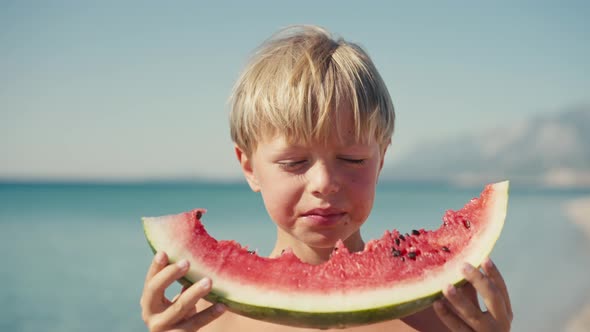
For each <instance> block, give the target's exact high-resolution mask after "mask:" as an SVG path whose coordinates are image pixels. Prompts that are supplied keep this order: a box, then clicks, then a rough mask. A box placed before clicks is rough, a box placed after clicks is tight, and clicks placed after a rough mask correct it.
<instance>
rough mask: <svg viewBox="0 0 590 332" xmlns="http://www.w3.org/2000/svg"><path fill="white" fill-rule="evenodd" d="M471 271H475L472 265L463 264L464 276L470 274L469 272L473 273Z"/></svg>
mask: <svg viewBox="0 0 590 332" xmlns="http://www.w3.org/2000/svg"><path fill="white" fill-rule="evenodd" d="M473 270H475V268H474V267H473V265H471V264H469V263H465V264H463V272H464V273H465V274H471V272H473Z"/></svg>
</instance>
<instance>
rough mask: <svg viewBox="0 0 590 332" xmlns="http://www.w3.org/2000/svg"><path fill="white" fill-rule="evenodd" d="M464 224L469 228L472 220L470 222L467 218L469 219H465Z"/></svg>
mask: <svg viewBox="0 0 590 332" xmlns="http://www.w3.org/2000/svg"><path fill="white" fill-rule="evenodd" d="M463 224H464V225H465V227H467V228H470V227H471V222H470V221H469V220H467V219H465V220H464V221H463Z"/></svg>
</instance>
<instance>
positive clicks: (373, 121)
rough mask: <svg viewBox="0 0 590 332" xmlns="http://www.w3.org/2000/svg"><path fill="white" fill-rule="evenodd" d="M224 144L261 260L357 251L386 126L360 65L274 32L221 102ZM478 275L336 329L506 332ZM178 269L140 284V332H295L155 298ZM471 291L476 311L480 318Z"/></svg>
mask: <svg viewBox="0 0 590 332" xmlns="http://www.w3.org/2000/svg"><path fill="white" fill-rule="evenodd" d="M232 100H233V105H232V111H231V115H230V125H231V135H232V139H233V140H234V142H235V152H236V156H237V159H238V161H239V162H240V165H241V168H242V171H243V173H244V175H245V177H246V180H247V182H248V184H249V185H250V187H251V189H252V190H253V191H255V192H260V193H261V195H262V198H263V201H264V204H265V207H266V209H267V212H268V213H269V215H270V217H271V219H272V220H273V221H274V222H275V224H276V226H277V239H276V243H275V247H274V250H273V251H272V253H271V256H278V255H280V254H281V251H282V250H284V249H286V248H291V249H292V250H293V252H294V253H295V254H296V255H297V256H298V257H299V258H300V259H301V260H303V261H305V262H308V263H310V264H320V263H322V262H324V261H326V260H328V259H329V256H330V253H331V252H332V248H333V247H334V245H335V243H336V241H338V240H339V239H342V240H343V241H344V244H345V245H346V246H347V247H348V249H349V250H350V251H361V250H363V248H364V242H363V239H362V238H361V234H360V227H361V226H362V224H363V223H364V222H365V220H366V219H367V217H368V216H369V213H370V211H371V208H372V205H373V198H374V195H375V188H376V184H377V180H378V177H379V173H380V171H381V168H382V167H383V160H384V156H385V152H386V150H387V147H388V146H389V144H390V141H391V136H392V134H393V127H394V118H395V116H394V110H393V105H392V103H391V100H390V96H389V93H388V91H387V88H386V87H385V84H384V82H383V80H382V79H381V77H380V76H379V74H378V72H377V70H376V69H375V67H374V65H373V63H372V62H371V60H370V58H369V57H368V55H367V54H366V53H365V52H364V51H363V50H362V49H361V48H360V47H358V46H357V45H355V44H352V43H348V42H346V41H343V40H334V39H332V38H331V36H330V35H329V34H328V32H326V31H325V30H323V29H321V28H318V27H311V26H303V27H292V28H288V29H286V30H283V31H282V32H280V33H279V34H277V35H276V36H274V37H273V38H271V39H270V40H269V41H267V42H266V43H264V44H263V45H262V46H261V47H260V48H259V49H258V51H257V52H256V53H255V55H254V57H253V59H252V60H251V62H250V64H249V65H248V66H247V68H246V69H245V71H244V73H243V74H242V76H241V77H240V78H239V80H238V82H237V85H236V88H235V91H234V93H233V99H232ZM482 268H483V271H484V273H482V272H481V271H479V270H478V269H474V268H473V267H472V266H466V268H465V271H464V275H465V277H466V279H467V280H468V281H469V283H468V284H467V285H466V286H464V287H461V288H459V289H455V288H454V287H453V286H449V287H448V288H447V289H445V290H444V291H443V293H444V295H445V299H444V300H441V301H438V302H437V303H435V305H434V306H432V307H431V308H429V309H426V310H424V311H422V312H419V313H416V314H414V315H411V316H408V317H406V318H404V319H402V320H391V321H387V322H383V323H379V324H374V325H369V326H361V327H355V328H350V329H347V331H416V330H418V331H446V330H452V331H494V332H496V331H509V329H510V323H511V321H512V310H511V305H510V300H509V297H508V292H507V289H506V286H505V284H504V281H503V279H502V277H501V275H500V273H499V272H498V270H497V269H496V268H495V267H494V265H493V264H492V263H491V261H490V260H489V259H488V260H486V262H485V263H484V264H483V266H482ZM187 270H188V263H187V262H186V261H181V262H179V263H177V264H172V265H168V266H167V258H166V255H165V253H158V254H157V255H156V256H155V258H154V261H153V263H152V265H151V266H150V269H149V271H148V273H147V276H146V281H145V287H144V291H143V295H142V299H141V306H142V309H143V310H142V316H143V319H144V321H145V322H146V324H147V325H148V327H149V328H150V330H151V331H172V330H173V331H196V330H199V331H305V330H306V329H300V328H292V327H288V326H281V325H275V324H270V323H266V322H261V321H256V320H252V319H249V318H245V317H242V316H238V315H236V314H233V313H231V312H227V313H225V314H224V315H222V313H223V312H224V309H225V308H224V307H223V306H222V305H213V306H212V305H211V304H208V303H206V302H205V301H204V300H203V301H200V300H201V298H202V297H203V296H205V295H206V294H207V292H209V291H210V289H211V283H212V282H215V281H214V280H213V281H212V280H209V279H208V278H205V279H203V280H202V281H200V282H199V283H196V284H194V285H192V286H191V287H189V288H187V289H185V290H183V292H182V293H181V294H179V295H178V296H177V298H176V299H175V300H173V301H169V300H167V299H166V298H165V296H164V291H165V289H166V288H167V287H168V286H169V285H170V284H172V283H173V282H174V281H175V280H176V279H179V278H180V277H181V276H183V275H184V273H186V271H187ZM476 291H477V292H479V294H480V296H481V297H482V299H483V300H484V302H485V304H486V307H487V309H488V311H482V310H481V309H480V307H479V305H478V302H477V293H476Z"/></svg>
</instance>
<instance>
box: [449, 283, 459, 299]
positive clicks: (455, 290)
mask: <svg viewBox="0 0 590 332" xmlns="http://www.w3.org/2000/svg"><path fill="white" fill-rule="evenodd" d="M455 294H457V289H456V288H455V286H453V285H450V284H449V285H448V286H447V295H450V296H454V295H455Z"/></svg>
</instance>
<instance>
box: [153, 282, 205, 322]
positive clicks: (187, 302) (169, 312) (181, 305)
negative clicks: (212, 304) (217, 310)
mask: <svg viewBox="0 0 590 332" xmlns="http://www.w3.org/2000/svg"><path fill="white" fill-rule="evenodd" d="M210 291H211V279H209V278H203V279H201V280H199V282H197V283H195V284H193V285H192V286H190V287H189V288H188V289H187V290H186V291H185V292H183V293H182V294H180V296H179V297H178V299H177V300H176V301H175V302H174V303H172V305H171V306H170V307H168V309H166V310H165V311H164V312H163V313H162V314H161V315H160V316H161V317H159V318H158V319H161V320H163V321H165V322H169V324H170V325H173V324H176V323H177V322H179V321H181V320H182V319H184V318H185V317H187V314H189V313H194V312H195V310H196V305H197V302H198V301H199V300H200V299H202V298H203V297H204V296H205V295H207V294H208V293H209V292H210Z"/></svg>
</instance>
